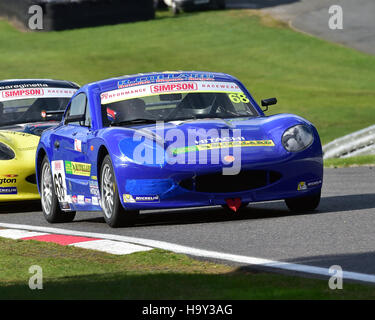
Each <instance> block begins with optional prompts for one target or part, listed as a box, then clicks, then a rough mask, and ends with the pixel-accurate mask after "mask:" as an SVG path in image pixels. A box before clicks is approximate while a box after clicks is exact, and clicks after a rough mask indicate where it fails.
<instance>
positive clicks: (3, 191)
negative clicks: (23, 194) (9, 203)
mask: <svg viewBox="0 0 375 320" xmlns="http://www.w3.org/2000/svg"><path fill="white" fill-rule="evenodd" d="M2 194H17V188H16V187H9V188H8V187H6V188H1V187H0V195H2Z"/></svg>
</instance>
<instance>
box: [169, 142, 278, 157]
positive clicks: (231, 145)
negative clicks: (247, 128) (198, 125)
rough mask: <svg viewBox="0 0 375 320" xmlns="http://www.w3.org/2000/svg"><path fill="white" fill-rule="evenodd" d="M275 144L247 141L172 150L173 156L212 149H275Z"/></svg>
mask: <svg viewBox="0 0 375 320" xmlns="http://www.w3.org/2000/svg"><path fill="white" fill-rule="evenodd" d="M274 146H275V144H274V142H273V141H272V140H247V141H227V142H215V143H207V144H199V145H195V146H188V147H181V148H174V149H172V150H171V152H172V154H173V155H177V154H180V153H187V152H197V151H204V150H212V149H223V148H236V147H240V148H242V147H274Z"/></svg>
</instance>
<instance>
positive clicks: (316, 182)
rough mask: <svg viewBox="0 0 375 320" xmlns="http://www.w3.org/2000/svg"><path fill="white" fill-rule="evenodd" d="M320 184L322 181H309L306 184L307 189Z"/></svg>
mask: <svg viewBox="0 0 375 320" xmlns="http://www.w3.org/2000/svg"><path fill="white" fill-rule="evenodd" d="M320 184H322V180H316V181H310V182H308V183H307V187H308V188H311V187H315V186H318V185H320Z"/></svg>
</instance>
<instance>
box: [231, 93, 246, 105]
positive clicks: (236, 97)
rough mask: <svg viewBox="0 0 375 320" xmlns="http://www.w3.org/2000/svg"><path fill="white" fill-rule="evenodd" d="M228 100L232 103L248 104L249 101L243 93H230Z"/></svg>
mask: <svg viewBox="0 0 375 320" xmlns="http://www.w3.org/2000/svg"><path fill="white" fill-rule="evenodd" d="M229 99H230V100H231V101H232V102H234V103H240V102H243V103H249V102H250V100H249V99H248V98H247V97H246V96H245V95H244V94H243V93H231V94H229Z"/></svg>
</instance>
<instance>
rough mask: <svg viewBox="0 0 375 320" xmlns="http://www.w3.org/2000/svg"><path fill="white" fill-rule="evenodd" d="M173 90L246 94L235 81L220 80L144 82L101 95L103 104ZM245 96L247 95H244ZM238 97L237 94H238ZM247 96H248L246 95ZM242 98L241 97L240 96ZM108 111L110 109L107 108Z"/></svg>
mask: <svg viewBox="0 0 375 320" xmlns="http://www.w3.org/2000/svg"><path fill="white" fill-rule="evenodd" d="M172 92H180V93H188V92H222V93H239V94H242V95H244V93H243V92H242V90H241V89H240V88H239V86H238V85H237V84H235V83H234V82H218V81H194V82H186V83H185V82H181V81H180V82H169V83H168V84H165V83H164V84H144V85H139V86H137V87H131V88H126V87H125V88H120V89H116V90H112V91H108V92H103V93H102V94H101V95H100V98H101V103H102V104H103V105H105V104H109V103H113V102H117V101H123V100H128V99H134V98H141V97H145V96H150V95H156V94H166V93H172ZM244 96H245V95H244ZM236 97H237V96H236ZM245 97H246V96H245ZM237 98H238V97H237ZM238 99H240V98H238ZM107 111H108V110H107Z"/></svg>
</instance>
